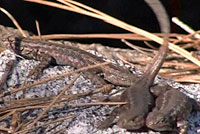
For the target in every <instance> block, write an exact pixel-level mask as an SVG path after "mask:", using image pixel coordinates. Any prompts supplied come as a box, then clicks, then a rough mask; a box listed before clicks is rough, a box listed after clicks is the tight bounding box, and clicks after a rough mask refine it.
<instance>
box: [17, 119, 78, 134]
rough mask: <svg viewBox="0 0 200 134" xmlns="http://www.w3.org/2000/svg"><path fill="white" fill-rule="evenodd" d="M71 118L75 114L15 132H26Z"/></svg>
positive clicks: (18, 133)
mask: <svg viewBox="0 0 200 134" xmlns="http://www.w3.org/2000/svg"><path fill="white" fill-rule="evenodd" d="M71 118H74V115H69V116H67V117H63V118H59V119H56V120H54V121H50V122H47V123H44V124H43V125H40V126H36V127H32V128H30V127H29V128H26V129H24V130H21V131H18V132H15V134H22V133H26V132H27V131H29V130H33V129H37V128H41V127H45V126H48V125H50V124H53V123H57V122H62V121H65V120H69V119H71Z"/></svg>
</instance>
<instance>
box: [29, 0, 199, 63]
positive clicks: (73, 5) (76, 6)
mask: <svg viewBox="0 0 200 134" xmlns="http://www.w3.org/2000/svg"><path fill="white" fill-rule="evenodd" d="M25 1H29V2H34V3H39V4H44V5H48V6H53V7H57V8H60V9H64V10H68V11H72V12H77V13H80V14H84V15H88V16H91V17H94V18H98V19H101V20H103V21H105V22H107V23H110V24H112V25H115V26H117V27H120V28H123V29H125V30H127V31H130V32H133V33H137V34H139V35H142V36H145V37H147V38H150V39H152V40H153V41H155V42H157V43H159V44H161V45H162V44H163V39H162V38H160V37H158V36H156V35H154V34H152V33H150V32H147V31H144V30H142V29H139V28H137V27H134V26H131V25H129V24H127V23H125V22H123V21H121V20H118V19H116V18H114V17H112V16H109V15H107V14H105V13H103V12H100V11H97V10H96V9H93V8H91V7H88V6H86V5H83V4H81V3H78V2H75V1H72V0H65V1H64V0H58V1H59V2H62V3H64V4H66V6H64V5H62V4H58V3H54V2H49V1H44V0H25ZM169 48H170V49H171V50H173V51H174V52H176V53H178V54H180V55H182V56H184V57H185V58H187V59H189V60H190V61H192V62H193V63H195V64H197V65H198V66H200V61H199V60H198V59H196V58H195V57H193V56H192V55H191V54H190V53H189V52H188V51H186V50H184V49H182V48H180V47H179V46H177V45H175V44H173V43H169Z"/></svg>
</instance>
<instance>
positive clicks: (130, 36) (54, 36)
mask: <svg viewBox="0 0 200 134" xmlns="http://www.w3.org/2000/svg"><path fill="white" fill-rule="evenodd" d="M154 34H155V35H157V36H159V37H163V36H164V35H163V34H162V33H154ZM184 36H185V35H182V34H175V33H171V34H170V35H169V37H170V38H177V37H178V38H179V37H181V38H184ZM31 38H32V39H40V37H39V36H31ZM41 38H42V39H46V40H49V39H88V38H90V39H92V38H105V39H128V40H139V41H151V39H149V38H146V37H144V36H141V35H138V34H130V33H113V34H111V33H109V34H107V33H105V34H49V35H41ZM169 41H175V39H170V40H169Z"/></svg>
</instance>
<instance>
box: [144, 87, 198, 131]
mask: <svg viewBox="0 0 200 134" xmlns="http://www.w3.org/2000/svg"><path fill="white" fill-rule="evenodd" d="M151 92H153V93H154V95H156V96H158V97H157V99H156V106H155V107H154V108H153V111H152V112H150V113H149V114H148V116H147V118H146V126H147V127H148V128H151V129H153V130H156V131H173V132H177V128H178V127H179V128H180V134H186V133H187V131H186V130H187V126H188V124H187V122H186V121H185V120H186V119H187V117H188V115H189V114H190V113H191V111H192V107H193V106H194V107H195V106H197V105H195V102H194V101H193V100H192V99H190V98H189V97H188V96H186V95H185V94H184V93H182V92H180V91H179V90H177V89H174V88H172V87H170V86H168V85H167V84H163V85H161V86H156V87H155V88H152V89H151ZM177 133H178V132H177Z"/></svg>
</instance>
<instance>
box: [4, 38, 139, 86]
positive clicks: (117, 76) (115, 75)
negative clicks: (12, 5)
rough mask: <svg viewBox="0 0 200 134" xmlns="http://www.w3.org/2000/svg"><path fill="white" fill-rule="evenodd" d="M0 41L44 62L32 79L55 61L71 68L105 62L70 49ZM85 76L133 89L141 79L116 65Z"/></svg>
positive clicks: (18, 40)
mask: <svg viewBox="0 0 200 134" xmlns="http://www.w3.org/2000/svg"><path fill="white" fill-rule="evenodd" d="M1 41H3V43H2V44H1V46H3V47H7V48H8V49H10V50H12V51H14V52H15V53H16V54H19V55H21V56H23V57H25V58H28V59H35V60H39V61H41V62H40V64H39V65H38V66H37V67H36V68H35V69H34V71H30V74H29V75H33V74H34V73H36V72H37V74H36V76H39V75H40V72H42V70H43V69H44V68H45V67H47V66H48V65H49V63H51V62H55V61H56V62H61V63H64V64H67V65H71V66H73V67H75V68H80V67H83V66H88V65H91V64H96V63H101V62H104V60H103V59H102V58H100V57H97V56H95V55H93V54H91V53H89V52H86V51H84V50H81V49H79V48H76V47H71V46H67V45H61V44H56V43H50V42H47V41H39V40H33V39H27V38H19V37H9V38H5V37H1ZM38 72H39V73H38ZM96 73H98V74H99V73H103V76H104V79H102V78H101V77H99V76H98V75H95V74H96ZM85 74H86V76H87V77H88V78H89V79H91V80H92V82H93V83H95V84H96V85H99V86H102V85H104V84H106V81H108V82H110V83H112V84H114V85H121V86H130V85H132V84H133V83H134V81H135V80H136V79H137V77H138V76H136V75H133V74H132V73H131V72H130V71H129V70H128V69H125V68H123V67H121V66H118V65H117V64H116V65H115V64H109V65H107V66H104V67H101V68H100V69H93V70H92V71H90V72H89V71H87V72H85ZM105 80H106V81H105Z"/></svg>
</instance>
